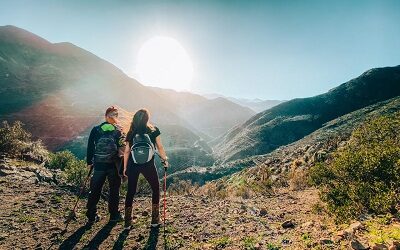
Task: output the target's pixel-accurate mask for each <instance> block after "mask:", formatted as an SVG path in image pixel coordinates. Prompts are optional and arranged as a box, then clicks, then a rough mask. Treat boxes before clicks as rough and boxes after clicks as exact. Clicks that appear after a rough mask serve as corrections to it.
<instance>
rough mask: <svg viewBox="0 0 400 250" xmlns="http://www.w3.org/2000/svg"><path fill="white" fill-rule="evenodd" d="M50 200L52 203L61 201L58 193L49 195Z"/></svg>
mask: <svg viewBox="0 0 400 250" xmlns="http://www.w3.org/2000/svg"><path fill="white" fill-rule="evenodd" d="M51 200H52V201H53V202H54V203H61V202H62V197H61V196H59V195H53V196H52V197H51Z"/></svg>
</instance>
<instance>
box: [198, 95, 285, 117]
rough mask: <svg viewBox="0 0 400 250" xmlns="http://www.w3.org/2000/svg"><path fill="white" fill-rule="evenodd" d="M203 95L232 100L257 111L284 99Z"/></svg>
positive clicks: (270, 106)
mask: <svg viewBox="0 0 400 250" xmlns="http://www.w3.org/2000/svg"><path fill="white" fill-rule="evenodd" d="M203 96H204V97H206V98H208V99H215V98H219V97H221V98H225V99H227V100H229V101H231V102H234V103H236V104H238V105H240V106H243V107H248V108H250V109H251V110H253V111H254V112H256V113H258V112H261V111H264V110H267V109H270V108H272V107H274V106H276V105H278V104H280V103H282V102H285V101H284V100H261V99H259V98H255V99H246V98H235V97H226V96H223V95H220V94H203Z"/></svg>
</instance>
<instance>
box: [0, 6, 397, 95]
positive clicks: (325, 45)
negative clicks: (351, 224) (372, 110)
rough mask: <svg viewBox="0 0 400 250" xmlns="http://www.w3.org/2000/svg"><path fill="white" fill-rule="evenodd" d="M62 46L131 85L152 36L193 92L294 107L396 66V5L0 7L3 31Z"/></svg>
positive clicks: (0, 20) (0, 22)
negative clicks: (184, 66)
mask: <svg viewBox="0 0 400 250" xmlns="http://www.w3.org/2000/svg"><path fill="white" fill-rule="evenodd" d="M7 24H11V25H15V26H18V27H21V28H24V29H27V30H29V31H31V32H33V33H35V34H37V35H39V36H42V37H44V38H45V39H47V40H49V41H51V42H62V41H68V42H71V43H74V44H76V45H77V46H80V47H82V48H84V49H86V50H89V51H91V52H93V53H94V54H96V55H98V56H100V57H102V58H104V59H106V60H108V61H110V62H111V63H113V64H115V65H116V66H117V67H119V68H121V69H122V70H123V71H124V72H126V73H127V74H128V75H130V76H132V77H135V63H136V61H135V60H136V57H137V54H138V51H139V49H140V47H141V46H142V45H143V43H144V42H145V41H146V40H148V39H150V38H152V37H154V36H169V37H172V38H174V39H176V40H177V41H179V42H180V43H181V45H182V46H183V47H184V48H185V49H186V51H187V52H188V54H189V56H190V58H191V59H192V62H193V67H194V78H193V82H192V90H193V91H194V92H202V93H218V94H223V95H226V96H233V97H243V98H262V99H291V98H296V97H307V96H313V95H316V94H320V93H323V92H325V91H327V90H329V89H331V88H333V87H335V86H337V85H339V84H341V83H343V82H345V81H347V80H349V79H351V78H354V77H357V76H358V75H360V74H361V73H362V72H364V71H365V70H367V69H369V68H373V67H383V66H395V65H398V64H400V1H385V0H376V1H368V0H365V1H322V0H321V1H294V0H293V1H283V0H282V1H279V0H277V1H267V0H265V1H160V2H157V1H127V0H125V1H101V0H98V1H72V0H71V1H46V0H43V1H19V0H12V1H6V0H2V1H1V2H0V25H7Z"/></svg>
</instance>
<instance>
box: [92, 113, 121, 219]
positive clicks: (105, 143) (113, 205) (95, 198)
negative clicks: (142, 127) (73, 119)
mask: <svg viewBox="0 0 400 250" xmlns="http://www.w3.org/2000/svg"><path fill="white" fill-rule="evenodd" d="M117 118H118V109H117V108H115V107H113V106H111V107H109V108H108V109H107V110H106V113H105V120H106V121H105V122H103V123H101V124H100V125H98V126H95V127H94V128H93V129H92V130H91V132H90V135H89V141H88V147H87V165H88V167H89V168H92V167H93V168H94V169H93V170H94V171H93V176H92V178H91V180H90V192H89V198H88V202H87V212H86V216H87V218H88V224H93V223H94V222H96V221H99V220H100V217H99V216H98V215H97V208H96V206H97V203H98V202H99V199H100V195H101V190H102V188H103V185H104V182H105V180H106V178H108V185H109V188H110V193H109V198H108V211H109V213H110V221H114V222H115V221H122V220H123V218H122V216H121V214H120V212H119V210H118V204H119V188H120V186H121V178H120V175H119V166H120V163H121V158H120V155H119V154H118V150H119V149H120V148H124V147H125V142H124V141H125V135H124V133H123V132H122V128H121V127H120V126H119V125H117V124H118V120H117Z"/></svg>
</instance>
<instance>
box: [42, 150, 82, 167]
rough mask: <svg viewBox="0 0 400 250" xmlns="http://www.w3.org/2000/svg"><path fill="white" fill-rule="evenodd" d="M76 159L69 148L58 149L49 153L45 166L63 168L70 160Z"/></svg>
mask: <svg viewBox="0 0 400 250" xmlns="http://www.w3.org/2000/svg"><path fill="white" fill-rule="evenodd" d="M75 160H77V158H76V157H75V155H74V154H72V153H71V151H69V150H64V151H59V152H56V153H51V154H50V160H49V162H48V163H47V165H46V166H47V167H48V168H50V169H61V170H64V169H65V168H66V167H67V166H68V164H69V163H70V162H73V161H75Z"/></svg>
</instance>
